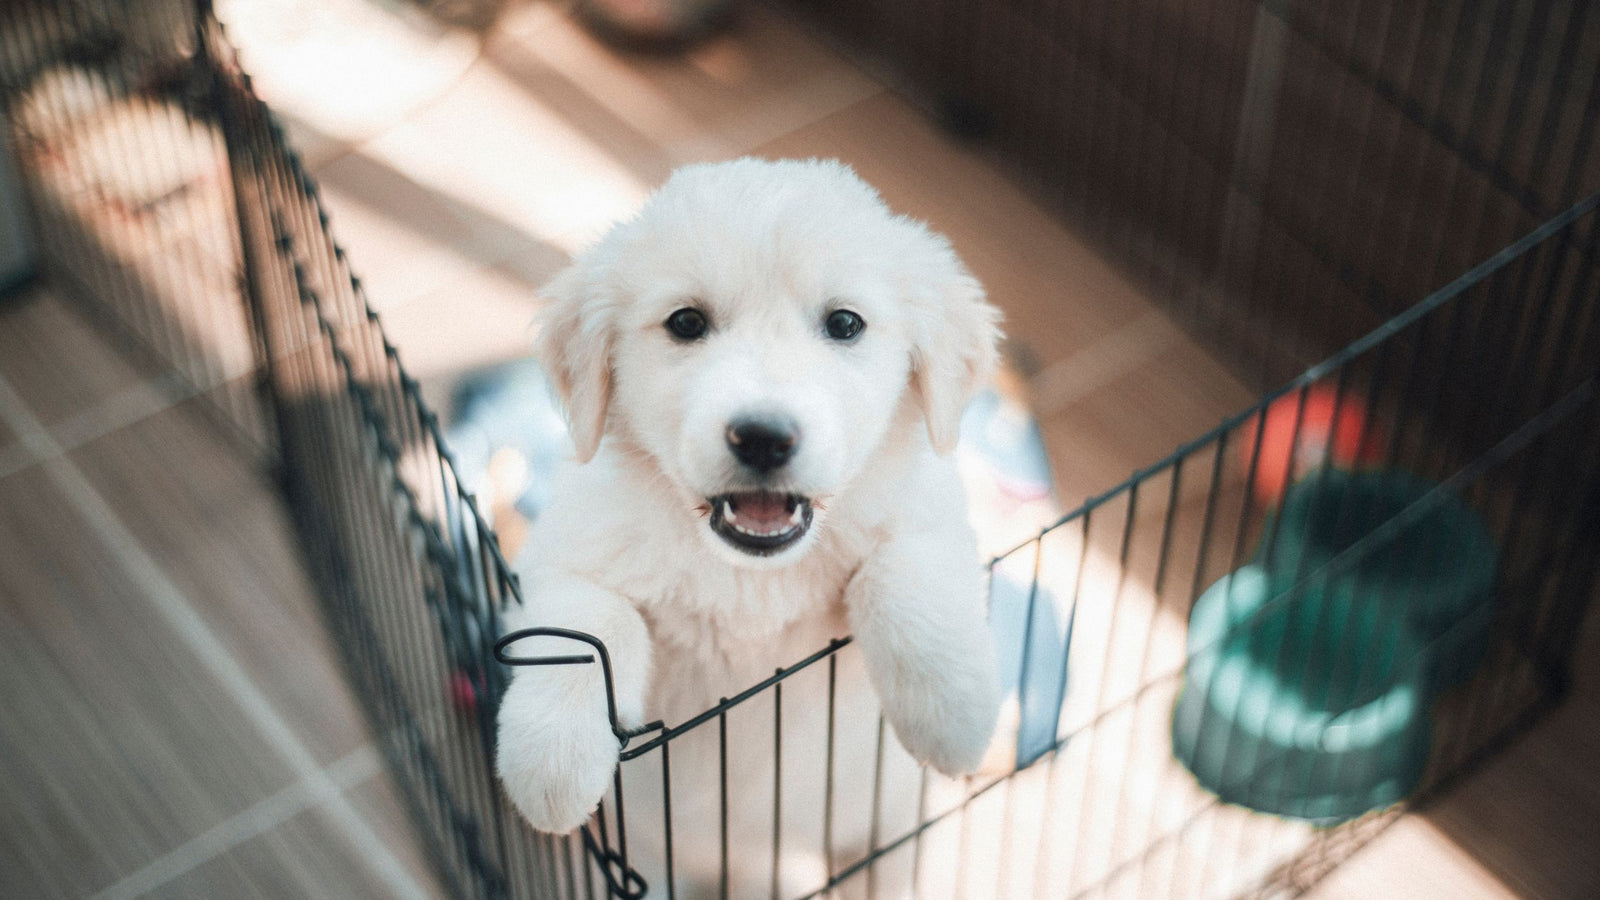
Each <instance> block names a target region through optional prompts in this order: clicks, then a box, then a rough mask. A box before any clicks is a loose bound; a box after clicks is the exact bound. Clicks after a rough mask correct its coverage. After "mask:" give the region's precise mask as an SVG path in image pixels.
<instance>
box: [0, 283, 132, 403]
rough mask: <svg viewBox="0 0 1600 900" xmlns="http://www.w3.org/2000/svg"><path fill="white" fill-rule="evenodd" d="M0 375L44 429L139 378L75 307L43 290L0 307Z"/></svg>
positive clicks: (100, 332)
mask: <svg viewBox="0 0 1600 900" xmlns="http://www.w3.org/2000/svg"><path fill="white" fill-rule="evenodd" d="M0 376H4V377H5V379H6V380H7V381H8V382H9V383H10V384H11V386H12V388H13V389H15V390H16V392H17V393H18V394H20V395H21V396H22V399H23V401H24V402H25V403H27V404H28V406H29V407H30V408H31V409H32V410H33V414H34V415H35V416H37V417H38V419H39V420H40V421H41V422H43V423H44V424H45V425H47V426H48V425H54V424H56V423H58V422H61V421H63V420H65V419H67V418H70V417H72V416H74V415H76V414H78V413H81V412H83V411H84V410H86V409H88V408H89V407H91V406H93V405H94V404H95V403H97V402H99V401H101V400H103V399H105V398H106V397H107V396H109V395H111V394H113V393H114V392H117V391H119V390H122V389H124V388H127V387H130V386H132V385H134V384H137V383H138V382H140V381H142V380H144V373H143V372H141V371H140V370H139V369H137V368H135V367H134V366H133V365H132V364H130V363H129V362H127V361H126V360H125V359H124V358H123V357H122V356H120V355H118V354H117V353H116V352H115V350H114V349H113V346H112V345H111V343H110V342H109V341H108V340H107V339H106V336H105V335H104V333H103V332H102V331H101V330H99V329H98V328H97V327H96V326H95V325H94V324H93V323H92V322H91V321H89V320H88V319H87V318H86V317H85V316H84V315H83V314H82V313H81V312H80V307H78V306H76V305H75V304H73V303H71V301H69V300H66V299H63V298H62V297H60V296H59V295H58V294H56V293H55V292H53V291H49V290H45V289H44V288H34V289H32V290H30V291H29V292H28V293H26V294H24V295H22V296H21V297H18V298H15V299H13V300H10V301H8V302H6V303H4V304H0Z"/></svg>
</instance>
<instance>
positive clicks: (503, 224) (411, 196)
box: [318, 151, 567, 311]
mask: <svg viewBox="0 0 1600 900" xmlns="http://www.w3.org/2000/svg"><path fill="white" fill-rule="evenodd" d="M318 181H319V184H320V185H321V187H322V194H323V202H324V204H325V205H326V207H327V210H328V213H329V217H330V222H331V228H332V230H333V234H334V237H335V238H336V239H337V240H338V241H339V243H340V244H341V245H342V246H343V247H344V248H345V250H346V251H347V252H348V253H349V255H350V263H351V266H352V268H353V269H354V270H355V272H356V273H357V274H358V275H359V276H360V278H361V280H362V283H363V285H364V286H365V287H366V291H367V296H368V299H369V300H370V302H371V303H372V304H373V306H374V307H375V308H377V309H378V310H380V311H384V310H389V309H393V308H396V307H398V306H400V305H402V304H404V303H407V302H410V301H412V300H415V299H416V298H418V297H421V296H424V295H427V294H431V293H437V292H453V293H455V294H456V295H457V296H459V297H462V298H470V296H471V286H470V281H471V279H472V278H473V277H474V275H475V274H476V273H477V272H478V271H480V270H481V269H483V267H485V266H492V265H496V264H502V263H503V264H504V266H505V268H506V271H507V272H511V273H517V274H519V275H521V276H522V277H523V278H524V280H525V281H526V282H527V284H528V287H529V289H530V290H531V288H532V286H534V285H537V284H541V283H543V281H544V280H546V279H548V278H549V277H550V276H551V275H553V274H554V273H555V271H556V270H557V269H558V268H559V267H560V266H561V265H562V264H563V263H564V262H565V261H566V258H567V256H566V254H565V253H564V252H563V251H561V250H559V249H557V248H555V247H553V246H551V245H550V244H548V243H547V242H545V241H543V240H541V239H540V238H538V237H536V236H534V235H533V234H530V233H529V231H528V230H527V228H526V226H524V225H522V224H519V223H517V222H515V221H513V220H509V219H505V218H502V217H500V216H498V215H496V214H495V213H494V212H492V211H490V210H487V209H484V208H483V207H481V206H479V205H477V204H474V203H471V202H467V201H463V200H461V199H460V198H458V197H455V196H452V195H451V194H449V193H447V192H445V191H441V190H439V189H438V188H437V187H432V186H428V185H424V184H422V183H419V182H418V181H417V180H415V179H414V178H412V177H410V176H408V175H406V174H405V173H403V172H401V171H400V170H398V169H396V168H394V167H393V166H392V165H391V164H390V163H388V162H387V161H385V160H384V159H383V158H382V157H380V156H376V155H374V154H370V153H367V152H364V151H363V152H355V153H350V154H348V155H346V156H344V157H343V158H341V159H339V160H338V161H336V162H334V163H332V164H330V165H329V166H327V167H326V168H325V169H324V170H323V172H322V174H321V175H320V176H319V179H318Z"/></svg>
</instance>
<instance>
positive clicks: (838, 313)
mask: <svg viewBox="0 0 1600 900" xmlns="http://www.w3.org/2000/svg"><path fill="white" fill-rule="evenodd" d="M822 324H823V327H824V328H825V329H827V332H828V337H830V338H833V339H834V340H836V341H848V340H852V339H854V338H855V336H856V335H858V334H860V333H861V329H863V328H866V327H867V323H866V320H864V319H862V318H861V317H860V316H858V315H856V314H855V313H853V312H851V311H850V310H848V309H836V310H834V311H833V312H831V313H828V318H827V320H826V321H824V322H823V323H822Z"/></svg>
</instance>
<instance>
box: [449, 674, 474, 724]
mask: <svg viewBox="0 0 1600 900" xmlns="http://www.w3.org/2000/svg"><path fill="white" fill-rule="evenodd" d="M450 701H451V702H452V703H454V704H455V707H456V709H457V710H459V711H461V712H463V713H467V714H468V715H471V714H472V713H475V712H477V711H478V689H477V688H476V687H474V686H473V684H472V678H471V677H470V676H468V675H467V673H465V672H463V671H461V670H460V669H457V670H455V671H454V672H452V673H451V674H450Z"/></svg>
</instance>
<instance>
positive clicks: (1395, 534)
mask: <svg viewBox="0 0 1600 900" xmlns="http://www.w3.org/2000/svg"><path fill="white" fill-rule="evenodd" d="M1266 534H1267V538H1266V540H1265V541H1264V542H1263V544H1262V547H1261V550H1260V552H1259V553H1258V555H1257V559H1256V561H1257V562H1258V563H1259V564H1260V565H1261V566H1262V567H1263V568H1265V569H1266V570H1267V571H1268V572H1270V573H1271V575H1272V578H1273V581H1274V584H1275V585H1279V586H1281V587H1288V586H1290V585H1292V584H1294V583H1295V582H1296V581H1299V580H1302V579H1304V578H1306V577H1307V576H1308V575H1310V574H1311V573H1314V572H1316V571H1317V570H1318V569H1319V568H1321V567H1322V566H1324V565H1326V564H1328V563H1329V562H1330V561H1333V560H1335V558H1336V557H1338V558H1339V559H1338V560H1337V561H1336V562H1335V563H1334V566H1335V567H1336V568H1337V569H1339V570H1342V572H1341V573H1340V574H1336V575H1334V576H1333V577H1335V578H1337V579H1340V580H1352V581H1353V582H1354V585H1355V587H1354V590H1355V591H1356V592H1357V594H1358V595H1359V596H1360V597H1362V598H1363V599H1364V600H1366V601H1367V602H1372V603H1378V604H1382V605H1383V606H1385V607H1386V608H1387V609H1386V611H1388V612H1390V613H1392V614H1395V615H1400V616H1403V617H1404V618H1405V619H1406V621H1408V622H1409V623H1410V624H1411V625H1412V626H1414V628H1415V630H1416V632H1417V634H1418V635H1419V636H1420V637H1421V638H1422V639H1423V640H1424V641H1426V642H1428V643H1429V644H1430V646H1429V648H1428V653H1429V657H1430V664H1431V665H1433V666H1434V672H1433V675H1434V678H1435V682H1436V685H1437V686H1438V687H1439V688H1440V689H1442V688H1444V687H1448V686H1450V685H1452V684H1456V683H1458V682H1460V681H1462V680H1464V679H1465V678H1467V677H1468V676H1469V675H1471V674H1472V672H1473V671H1474V670H1476V668H1477V666H1478V663H1479V662H1480V661H1481V660H1482V658H1483V653H1484V650H1485V649H1486V648H1487V647H1488V643H1489V633H1490V625H1491V620H1492V619H1493V613H1494V610H1493V600H1494V586H1495V576H1496V571H1497V568H1498V566H1499V553H1498V551H1497V549H1496V547H1495V544H1494V540H1493V538H1491V537H1490V536H1489V531H1488V529H1487V528H1485V527H1484V524H1483V520H1482V519H1481V518H1479V516H1478V515H1477V513H1475V512H1473V510H1472V509H1471V508H1469V507H1468V506H1467V505H1466V504H1465V503H1463V502H1462V500H1461V498H1460V497H1458V496H1457V495H1456V494H1455V492H1453V491H1451V490H1448V489H1446V488H1442V487H1440V486H1439V485H1437V484H1435V483H1433V482H1430V481H1427V480H1425V479H1422V478H1418V477H1416V476H1414V475H1410V474H1407V473H1405V472H1397V471H1381V472H1346V471H1341V470H1338V469H1327V470H1323V471H1321V472H1319V473H1317V474H1315V475H1313V476H1311V477H1309V478H1307V479H1305V480H1303V481H1301V482H1299V483H1298V484H1296V485H1295V486H1294V487H1293V488H1291V489H1290V490H1289V492H1288V493H1287V494H1286V495H1285V497H1284V502H1283V508H1282V511H1281V513H1280V514H1279V515H1278V517H1277V519H1276V521H1275V522H1273V521H1269V522H1268V523H1267V528H1266ZM1280 589H1281V588H1280Z"/></svg>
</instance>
